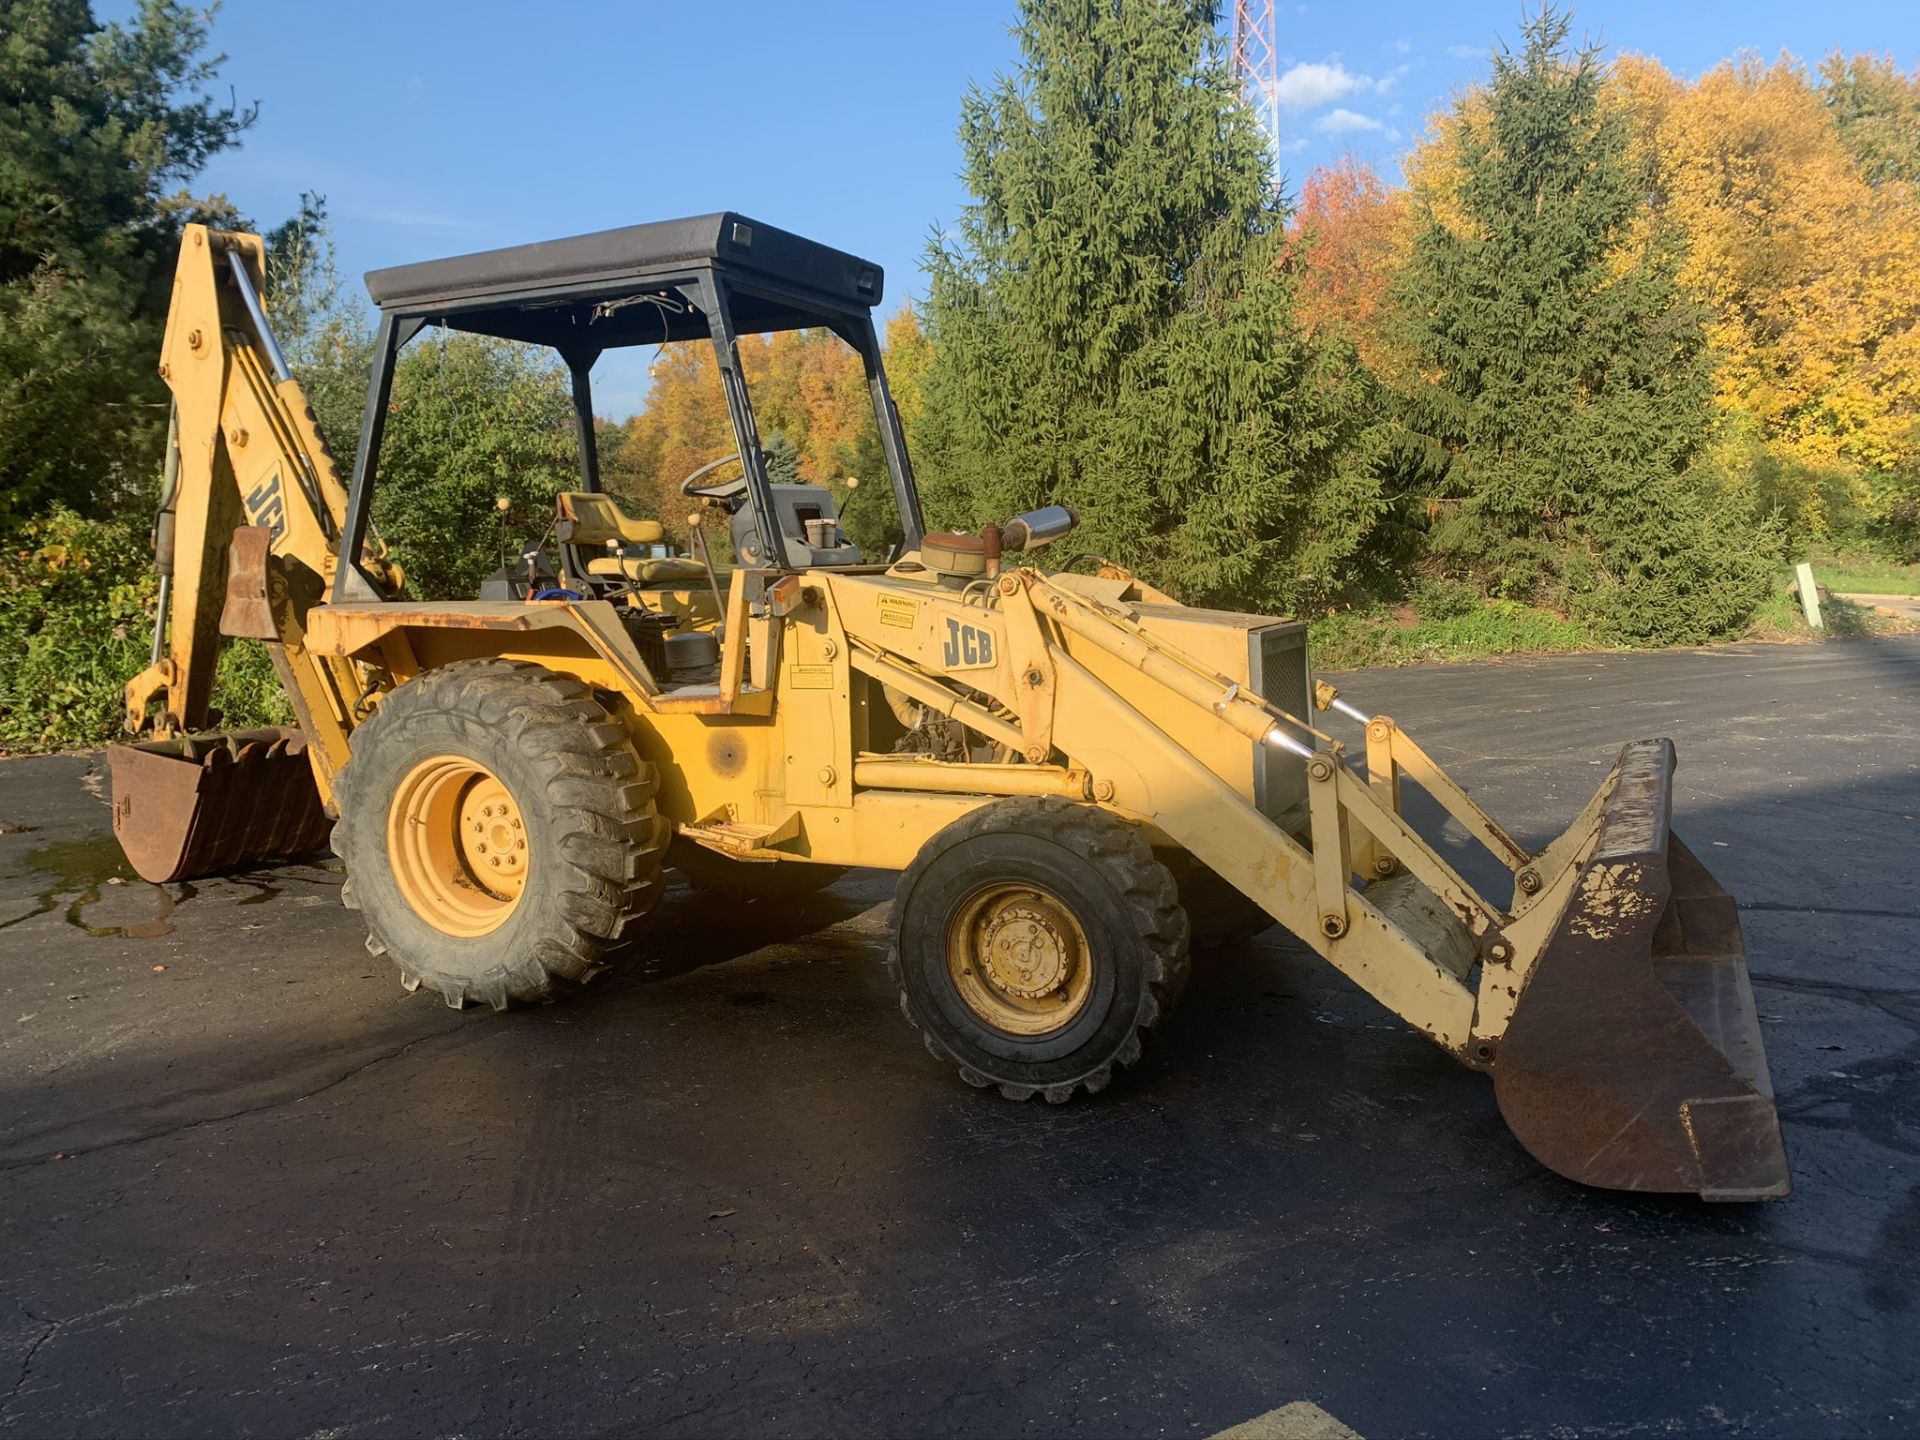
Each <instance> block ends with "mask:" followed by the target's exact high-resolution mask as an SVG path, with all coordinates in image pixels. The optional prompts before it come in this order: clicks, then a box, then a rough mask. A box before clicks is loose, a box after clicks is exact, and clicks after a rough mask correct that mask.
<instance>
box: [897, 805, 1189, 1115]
mask: <svg viewBox="0 0 1920 1440" xmlns="http://www.w3.org/2000/svg"><path fill="white" fill-rule="evenodd" d="M888 968H889V970H890V971H891V973H892V975H893V977H894V980H895V981H896V982H897V983H898V985H899V986H900V1008H901V1010H902V1012H903V1013H904V1014H905V1015H906V1017H907V1019H908V1020H909V1021H911V1022H912V1023H913V1024H914V1025H915V1026H916V1027H917V1028H918V1029H919V1030H920V1031H921V1033H922V1034H923V1036H924V1037H925V1040H926V1045H927V1049H928V1050H929V1051H931V1052H932V1053H933V1054H934V1055H935V1056H936V1057H937V1058H939V1059H943V1060H946V1061H949V1062H951V1063H953V1064H954V1065H956V1066H957V1067H958V1068H959V1071H960V1076H961V1078H962V1079H964V1080H965V1081H966V1082H967V1083H968V1084H970V1085H975V1086H979V1087H983V1088H984V1087H986V1086H993V1087H995V1088H997V1089H998V1090H999V1091H1000V1093H1001V1094H1002V1095H1004V1096H1006V1097H1007V1098H1008V1099H1011V1100H1026V1099H1029V1098H1031V1097H1032V1096H1034V1095H1044V1096H1045V1097H1046V1098H1047V1099H1048V1100H1049V1101H1051V1102H1053V1103H1055V1104H1060V1103H1062V1102H1065V1101H1067V1100H1070V1099H1072V1098H1073V1097H1074V1096H1075V1095H1076V1094H1080V1093H1086V1094H1089V1095H1091V1094H1096V1093H1098V1092H1099V1091H1101V1090H1104V1089H1105V1088H1106V1087H1107V1085H1108V1083H1109V1082H1110V1081H1111V1080H1112V1078H1113V1073H1114V1071H1115V1070H1116V1069H1124V1068H1125V1067H1127V1066H1129V1065H1132V1064H1133V1063H1134V1062H1135V1061H1137V1060H1138V1059H1139V1058H1140V1055H1141V1053H1142V1051H1143V1049H1144V1047H1145V1045H1146V1042H1147V1041H1148V1040H1149V1039H1150V1038H1151V1037H1152V1036H1153V1034H1154V1032H1155V1031H1157V1030H1158V1029H1159V1027H1160V1025H1161V1024H1162V1022H1164V1021H1165V1019H1166V1017H1167V1015H1168V1014H1169V1013H1170V1011H1171V1010H1172V1007H1173V1003H1174V1001H1175V999H1176V998H1177V997H1178V995H1179V993H1180V990H1181V989H1182V988H1183V986H1184V983H1185V980H1186V974H1187V917H1186V913H1185V912H1184V911H1183V910H1182V909H1181V908H1180V903H1179V896H1178V891H1177V889H1176V887H1175V885H1174V881H1173V876H1172V875H1171V874H1170V873H1169V872H1168V870H1167V868H1166V867H1165V866H1164V865H1162V864H1160V862H1159V861H1157V860H1155V859H1154V856H1153V851H1152V850H1151V849H1150V848H1149V847H1148V845H1147V843H1146V841H1145V840H1144V839H1142V838H1141V836H1140V834H1139V832H1138V831H1137V830H1135V829H1134V828H1133V827H1131V826H1129V825H1127V824H1126V823H1124V822H1123V821H1121V820H1119V819H1117V818H1116V817H1115V816H1113V815H1110V814H1108V813H1107V812H1105V811H1103V810H1096V809H1093V808H1092V807H1090V806H1086V805H1076V804H1074V803H1073V802H1071V801H1068V800H1061V799H1051V798H1047V799H1014V800H1001V801H997V802H995V803H993V804H991V805H986V806H983V807H982V808H980V809H979V810H976V811H974V812H973V813H972V814H970V815H967V816H965V817H963V818H961V819H959V820H956V821H955V822H954V823H953V824H951V825H949V826H947V827H946V829H944V830H942V831H941V832H940V833H939V834H937V835H935V836H934V837H933V839H931V840H930V841H928V842H927V845H926V847H925V848H924V849H923V850H922V851H921V852H920V854H919V855H918V856H916V857H915V858H914V861H913V863H912V864H911V865H910V866H908V867H907V869H906V872H905V873H904V874H903V875H902V876H901V879H900V887H899V891H898V893H897V894H896V896H895V898H894V903H893V953H892V955H891V957H890V958H889V960H888Z"/></svg>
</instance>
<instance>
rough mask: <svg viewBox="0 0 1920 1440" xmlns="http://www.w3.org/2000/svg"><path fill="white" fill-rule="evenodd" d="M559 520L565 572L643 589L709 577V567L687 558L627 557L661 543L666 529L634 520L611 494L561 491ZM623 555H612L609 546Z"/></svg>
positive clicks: (653, 522) (589, 580) (556, 533)
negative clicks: (633, 547)
mask: <svg viewBox="0 0 1920 1440" xmlns="http://www.w3.org/2000/svg"><path fill="white" fill-rule="evenodd" d="M555 502H556V504H557V505H558V507H559V519H558V521H557V522H556V524H555V527H554V537H555V538H556V539H557V540H558V541H559V542H560V550H561V555H562V558H563V560H564V562H565V563H564V568H565V570H566V571H567V573H568V574H569V575H570V576H573V577H575V578H577V579H580V580H582V581H584V582H586V583H588V584H592V583H593V582H594V581H596V580H597V581H600V582H602V584H604V583H606V582H609V581H613V582H622V581H627V582H633V583H636V584H640V585H671V584H685V583H687V582H689V581H693V580H704V579H705V578H706V574H707V572H706V567H704V566H703V565H701V563H700V562H699V561H698V560H689V559H687V558H685V557H684V556H652V557H649V556H640V555H628V554H625V553H624V552H625V550H626V548H627V547H628V546H629V545H658V544H659V543H660V542H661V541H663V540H665V539H666V538H667V530H666V527H665V526H664V525H662V524H661V523H660V522H659V521H658V520H635V519H632V518H630V517H629V516H627V515H626V514H624V513H623V512H622V511H621V509H620V507H619V505H617V504H616V503H614V499H613V497H612V496H611V495H605V494H600V493H597V492H595V491H592V490H563V491H561V492H560V494H559V495H557V496H556V497H555ZM610 543H611V544H613V545H615V546H617V547H619V549H620V551H621V552H622V553H619V554H609V553H608V551H607V547H608V545H609V544H610Z"/></svg>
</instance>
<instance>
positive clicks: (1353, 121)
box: [1313, 106, 1387, 135]
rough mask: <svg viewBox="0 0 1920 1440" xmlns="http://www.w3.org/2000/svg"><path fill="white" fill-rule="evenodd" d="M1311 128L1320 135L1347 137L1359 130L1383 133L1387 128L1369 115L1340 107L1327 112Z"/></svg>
mask: <svg viewBox="0 0 1920 1440" xmlns="http://www.w3.org/2000/svg"><path fill="white" fill-rule="evenodd" d="M1313 128H1314V129H1316V130H1318V131H1319V132H1320V133H1321V134H1322V135H1348V134H1352V133H1353V132H1355V131H1361V130H1370V131H1381V132H1384V131H1385V130H1386V128H1387V127H1386V126H1385V125H1383V124H1381V123H1380V122H1379V121H1378V120H1376V119H1374V118H1373V117H1372V116H1371V115H1362V114H1361V113H1360V112H1359V111H1357V110H1349V109H1347V108H1346V107H1345V106H1341V107H1340V108H1338V109H1336V110H1329V111H1328V112H1327V113H1326V114H1325V115H1322V116H1321V117H1320V118H1319V119H1318V120H1316V121H1314V122H1313Z"/></svg>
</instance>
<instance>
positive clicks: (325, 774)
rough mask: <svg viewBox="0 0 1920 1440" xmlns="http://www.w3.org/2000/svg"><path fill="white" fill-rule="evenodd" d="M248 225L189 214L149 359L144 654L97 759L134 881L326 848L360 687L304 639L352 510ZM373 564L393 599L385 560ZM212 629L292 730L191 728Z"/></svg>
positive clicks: (353, 668) (213, 640) (355, 666)
mask: <svg viewBox="0 0 1920 1440" xmlns="http://www.w3.org/2000/svg"><path fill="white" fill-rule="evenodd" d="M264 265H265V252H264V247H263V246H262V244H261V241H260V239H259V238H258V237H257V236H253V235H245V234H235V233H228V232H222V231H216V230H210V229H208V228H207V227H206V226H203V225H189V226H187V227H186V231H185V233H184V235H183V236H182V238H181V245H180V259H179V264H178V267H177V269H176V270H175V274H174V283H173V299H172V304H171V306H170V308H169V310H168V313H167V327H166V336H165V339H164V341H163V344H162V348H161V355H160V376H161V378H162V379H163V380H165V381H166V382H167V385H168V388H169V389H171V391H172V392H173V424H172V426H171V427H170V432H171V433H170V441H169V443H170V453H169V455H168V464H167V471H168V484H167V491H166V494H165V495H164V496H163V498H162V500H161V508H160V513H159V515H158V517H157V520H156V523H155V527H154V539H155V555H154V561H155V568H156V570H157V571H158V572H159V575H160V603H159V606H158V609H157V613H156V615H155V619H154V647H153V663H152V664H151V665H149V666H148V667H147V668H146V669H145V670H143V671H142V672H141V673H140V674H139V675H137V676H135V677H134V678H133V680H132V681H130V682H129V683H128V685H127V687H126V692H125V696H126V716H125V721H124V726H125V729H126V731H127V733H128V734H129V735H130V736H134V737H138V738H137V739H136V740H135V741H134V742H133V743H127V744H121V745H116V746H114V747H113V748H112V750H111V752H110V759H111V762H112V766H113V770H114V795H115V801H114V823H115V830H116V833H117V834H118V835H119V836H120V839H121V843H122V845H123V846H124V847H125V848H126V850H127V853H128V856H129V858H130V859H131V860H132V861H133V863H134V866H135V868H136V869H137V870H138V871H139V872H140V873H141V874H142V875H143V876H145V877H146V878H147V879H150V880H166V879H174V878H178V877H180V876H183V875H187V874H191V873H201V872H203V871H205V870H208V869H212V868H219V867H221V866H224V865H230V864H234V863H244V862H245V861H246V860H248V859H260V858H268V857H271V856H274V855H287V854H299V853H302V852H304V851H310V850H312V849H315V848H317V847H318V846H320V845H322V844H324V843H325V836H326V825H327V821H328V816H327V814H326V808H327V807H328V806H330V805H331V801H332V793H333V777H334V775H335V774H336V773H337V772H338V770H339V769H340V767H341V766H342V765H344V764H345V763H346V760H347V754H348V750H347V737H348V734H349V733H350V732H351V730H352V729H353V727H354V724H355V723H356V721H357V719H358V717H359V715H360V713H362V711H363V710H364V707H365V703H366V699H367V697H368V695H369V694H370V693H372V691H373V690H375V689H377V688H379V686H380V685H381V684H384V677H381V676H376V675H375V674H374V673H373V672H371V671H369V670H368V669H367V667H365V666H364V665H363V664H361V663H359V662H356V661H354V660H350V659H346V658H343V657H339V656H330V655H321V654H316V653H313V652H311V651H309V650H308V648H307V646H306V620H307V611H308V609H309V607H310V606H312V605H314V604H317V603H319V602H320V601H322V600H323V599H324V598H325V595H326V592H327V587H328V585H329V584H330V583H331V581H332V578H333V574H334V568H335V565H336V564H337V560H338V541H339V536H340V532H341V525H342V519H343V516H344V514H345V509H346V489H345V486H344V485H343V484H342V483H341V478H340V472H339V467H338V466H337V465H336V463H335V461H334V458H333V455H332V452H331V451H329V450H328V448H327V444H326V441H325V439H324V438H322V436H321V434H320V432H319V429H318V427H317V426H316V424H315V421H314V414H313V409H312V407H311V405H310V404H309V403H308V401H307V397H306V394H305V392H304V391H303V390H302V389H301V387H300V383H299V381H297V380H295V379H294V378H293V377H292V375H291V374H290V373H289V371H288V368H287V364H286V361H285V358H284V357H283V356H282V355H281V353H280V348H279V346H278V344H277V343H276V342H275V340H274V338H273V334H272V331H271V329H270V328H269V326H268V322H267V316H266V310H265V306H264V303H263V301H262V298H261V296H262V287H263V281H264ZM372 568H373V569H374V570H375V573H377V574H378V575H380V576H381V577H382V579H383V580H384V581H385V583H386V585H387V587H388V589H389V593H395V594H397V593H398V590H399V581H400V577H399V574H398V571H397V569H395V568H394V567H391V566H387V565H386V564H385V563H384V561H383V560H381V559H379V558H376V559H375V560H374V561H373V562H372ZM222 636H245V637H249V638H252V639H256V640H259V641H260V642H262V643H263V644H264V645H265V646H266V647H267V651H268V653H269V655H270V656H271V658H272V660H273V664H274V669H275V672H276V673H277V674H278V676H279V679H280V684H281V687H282V689H283V690H284V691H285V693H286V696H287V700H288V703H289V704H290V706H291V708H292V710H293V713H294V716H295V718H296V720H297V721H298V725H297V728H292V729H285V730H277V731H253V732H245V733H244V734H240V735H232V736H222V737H212V738H208V737H201V736H199V735H198V734H197V732H201V731H203V730H205V729H206V728H207V727H208V725H209V724H210V723H211V722H212V721H213V720H214V719H215V718H216V717H214V716H213V715H212V714H211V712H210V710H209V701H210V699H211V696H212V691H213V680H214V670H215V666H216V664H217V662H218V659H219V652H220V643H221V638H222Z"/></svg>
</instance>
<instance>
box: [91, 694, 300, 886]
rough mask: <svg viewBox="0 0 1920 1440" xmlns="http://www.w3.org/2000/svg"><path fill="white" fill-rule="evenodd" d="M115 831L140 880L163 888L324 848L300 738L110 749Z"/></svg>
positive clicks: (211, 738)
mask: <svg viewBox="0 0 1920 1440" xmlns="http://www.w3.org/2000/svg"><path fill="white" fill-rule="evenodd" d="M107 759H108V765H109V768H110V769H111V771H112V774H113V833H114V836H115V838H116V839H118V840H119V842H120V848H121V849H122V850H124V851H126V853H127V860H128V863H130V864H131V865H132V866H133V868H134V870H135V871H136V872H137V873H138V874H139V876H140V878H141V879H143V880H150V881H152V882H153V883H154V884H156V885H162V884H165V883H167V882H168V881H172V880H191V879H193V878H195V877H196V876H200V875H212V874H216V873H217V872H219V871H222V870H236V869H241V868H243V867H245V866H248V865H258V864H262V863H264V862H266V861H269V860H288V859H293V858H295V857H297V856H301V855H311V854H314V853H315V852H317V851H320V850H324V849H326V846H327V838H328V836H329V834H330V833H331V826H332V822H331V821H330V820H328V818H327V812H326V811H325V810H324V809H322V808H321V805H320V792H319V790H318V789H317V788H316V787H315V785H314V782H313V767H312V763H311V762H310V761H309V760H308V758H307V741H306V737H305V736H303V735H302V734H301V733H300V732H299V731H298V730H296V729H291V728H278V729H268V730H238V731H235V732H233V733H232V734H228V735H198V736H191V737H187V738H183V739H178V740H148V741H142V742H140V743H138V744H127V745H110V746H108V747H107Z"/></svg>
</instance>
